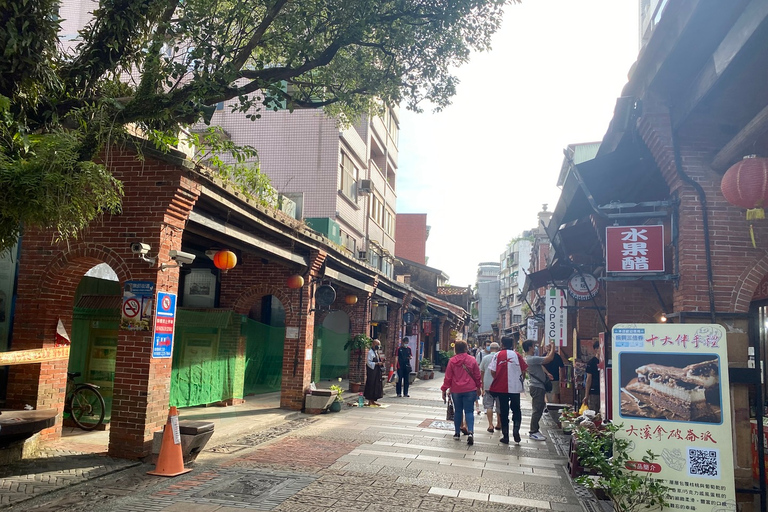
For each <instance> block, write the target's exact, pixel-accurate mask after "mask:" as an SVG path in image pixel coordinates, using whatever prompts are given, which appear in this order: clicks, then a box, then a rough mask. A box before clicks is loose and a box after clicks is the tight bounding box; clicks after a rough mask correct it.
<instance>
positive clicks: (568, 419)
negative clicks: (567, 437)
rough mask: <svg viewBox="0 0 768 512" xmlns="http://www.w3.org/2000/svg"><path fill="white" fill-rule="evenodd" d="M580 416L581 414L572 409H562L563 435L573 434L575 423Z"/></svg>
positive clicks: (561, 424)
mask: <svg viewBox="0 0 768 512" xmlns="http://www.w3.org/2000/svg"><path fill="white" fill-rule="evenodd" d="M578 416H579V414H578V413H577V412H576V411H574V410H573V409H571V408H570V407H563V408H562V409H560V428H562V429H563V433H565V434H570V433H571V431H572V430H573V426H574V422H575V420H576V418H578Z"/></svg>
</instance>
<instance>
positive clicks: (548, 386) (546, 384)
mask: <svg viewBox="0 0 768 512" xmlns="http://www.w3.org/2000/svg"><path fill="white" fill-rule="evenodd" d="M531 378H532V379H536V380H537V381H539V382H541V383H542V384H544V391H546V392H547V393H551V392H552V381H551V380H549V379H547V380H545V381H542V380H541V379H540V378H538V377H537V376H535V375H534V374H531Z"/></svg>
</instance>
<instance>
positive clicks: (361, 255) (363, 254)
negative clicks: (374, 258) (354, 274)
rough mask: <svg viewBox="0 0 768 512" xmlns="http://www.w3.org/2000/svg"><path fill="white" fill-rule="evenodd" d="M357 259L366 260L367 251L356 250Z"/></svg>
mask: <svg viewBox="0 0 768 512" xmlns="http://www.w3.org/2000/svg"><path fill="white" fill-rule="evenodd" d="M357 259H359V260H367V259H368V251H357Z"/></svg>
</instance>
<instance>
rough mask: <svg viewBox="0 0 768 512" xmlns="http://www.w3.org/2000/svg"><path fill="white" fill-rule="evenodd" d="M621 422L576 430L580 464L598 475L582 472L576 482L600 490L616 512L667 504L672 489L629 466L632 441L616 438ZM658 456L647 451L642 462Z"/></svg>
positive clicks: (638, 511)
mask: <svg viewBox="0 0 768 512" xmlns="http://www.w3.org/2000/svg"><path fill="white" fill-rule="evenodd" d="M621 428H622V426H621V425H614V424H612V423H610V424H607V425H605V426H604V429H603V430H596V429H590V428H584V427H579V428H577V429H576V439H577V445H576V448H577V451H576V453H577V455H578V457H579V464H581V466H582V467H584V469H586V470H588V471H590V472H592V473H594V474H595V475H596V477H595V476H590V475H583V476H580V477H578V478H576V481H577V482H578V483H580V484H581V485H584V486H585V487H588V488H590V489H598V490H600V491H602V492H603V493H605V495H606V496H608V498H610V500H611V501H612V502H613V506H614V509H615V510H616V512H640V511H644V510H656V509H657V508H660V507H661V506H664V505H666V496H667V493H668V491H669V488H668V487H667V486H665V485H664V484H662V483H660V482H659V481H658V480H656V479H654V478H652V477H651V474H650V473H641V472H638V471H633V470H629V469H627V468H626V465H627V462H629V461H630V460H632V459H631V458H630V452H629V450H630V447H631V442H630V441H629V440H628V439H625V438H620V437H616V432H618V431H619V430H620V429H621ZM656 458H657V456H656V455H655V454H654V453H653V452H651V451H650V450H648V451H647V452H646V454H645V455H644V456H643V457H642V461H643V462H649V463H650V462H653V461H654V460H656Z"/></svg>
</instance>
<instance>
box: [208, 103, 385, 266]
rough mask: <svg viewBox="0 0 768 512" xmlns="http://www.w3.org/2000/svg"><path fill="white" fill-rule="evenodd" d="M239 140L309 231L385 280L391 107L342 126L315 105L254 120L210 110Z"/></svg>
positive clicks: (236, 141) (223, 126)
mask: <svg viewBox="0 0 768 512" xmlns="http://www.w3.org/2000/svg"><path fill="white" fill-rule="evenodd" d="M211 124H213V125H218V126H221V127H222V128H223V129H224V130H225V131H226V132H227V133H228V134H229V136H230V137H231V139H232V141H233V142H235V143H236V144H240V145H245V144H247V145H250V146H253V147H254V148H256V149H257V150H258V153H259V163H260V169H261V171H262V172H263V173H265V174H266V175H267V176H269V178H270V179H271V180H272V186H273V187H275V188H276V189H277V191H278V192H279V193H281V194H283V195H286V196H287V197H289V198H291V199H293V200H295V201H296V202H297V203H298V204H299V208H300V210H301V216H302V217H303V218H304V219H309V220H308V222H309V223H310V224H311V225H312V226H313V228H314V229H316V230H317V231H320V232H322V233H323V234H325V235H326V236H328V238H330V239H331V240H333V241H335V242H337V243H338V244H340V245H342V246H344V247H346V248H347V249H349V250H350V251H351V252H352V254H354V255H355V256H356V257H360V258H361V259H363V258H364V259H367V260H368V262H369V263H370V264H371V265H372V266H374V267H376V268H379V269H381V270H382V272H384V273H385V274H386V275H389V276H390V277H391V275H392V265H393V261H394V252H395V212H396V209H395V201H396V199H397V196H396V192H395V187H396V183H397V157H398V153H397V137H398V119H397V109H396V108H395V109H387V111H386V114H385V116H384V117H383V118H382V117H373V118H367V117H366V118H363V119H362V120H361V121H359V122H358V123H356V124H355V125H354V126H350V127H346V128H345V127H339V126H338V124H337V122H336V120H335V119H332V118H330V117H328V116H327V115H325V114H324V113H323V112H322V111H319V110H302V109H297V110H294V112H292V113H291V112H289V111H287V110H280V111H277V112H273V111H268V112H265V113H263V114H262V117H261V119H258V120H256V121H249V120H247V119H246V118H245V117H244V116H243V115H242V114H231V113H229V110H228V109H227V108H226V107H224V108H222V109H219V110H217V111H216V112H215V113H214V115H213V118H212V120H211Z"/></svg>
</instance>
